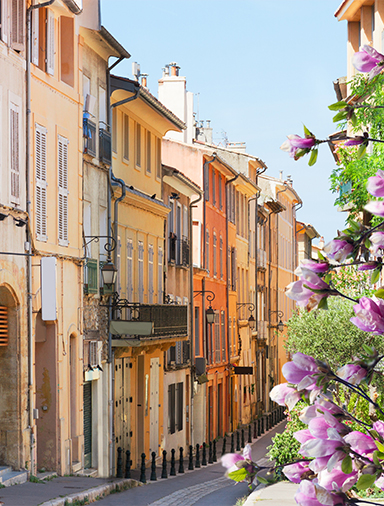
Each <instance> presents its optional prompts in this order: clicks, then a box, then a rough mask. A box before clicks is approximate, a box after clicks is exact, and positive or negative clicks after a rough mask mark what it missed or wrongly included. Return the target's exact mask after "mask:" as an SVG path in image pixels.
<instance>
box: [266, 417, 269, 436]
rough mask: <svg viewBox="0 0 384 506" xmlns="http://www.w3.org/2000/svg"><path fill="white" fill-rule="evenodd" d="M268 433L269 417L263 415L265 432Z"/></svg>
mask: <svg viewBox="0 0 384 506" xmlns="http://www.w3.org/2000/svg"><path fill="white" fill-rule="evenodd" d="M268 431H269V417H268V415H265V432H268Z"/></svg>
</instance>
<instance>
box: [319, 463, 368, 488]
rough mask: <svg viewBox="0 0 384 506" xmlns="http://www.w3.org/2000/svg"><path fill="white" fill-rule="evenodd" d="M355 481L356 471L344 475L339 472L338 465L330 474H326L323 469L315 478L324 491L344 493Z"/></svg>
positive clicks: (356, 477)
mask: <svg viewBox="0 0 384 506" xmlns="http://www.w3.org/2000/svg"><path fill="white" fill-rule="evenodd" d="M357 479H358V472H357V471H352V472H351V473H349V474H345V473H343V471H342V470H341V464H340V463H339V464H338V465H337V466H335V467H334V468H333V469H332V471H330V472H328V471H327V470H326V469H323V470H322V471H320V472H319V474H318V476H317V481H318V483H319V485H320V486H321V487H323V488H325V490H328V491H332V490H333V491H335V492H339V491H340V492H345V491H347V490H349V489H350V488H351V487H352V486H353V485H354V484H355V483H356V482H357Z"/></svg>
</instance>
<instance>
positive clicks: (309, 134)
mask: <svg viewBox="0 0 384 506" xmlns="http://www.w3.org/2000/svg"><path fill="white" fill-rule="evenodd" d="M303 127H304V134H305V136H306V137H307V136H308V137H312V135H313V134H312V133H311V132H310V131H309V130H308V128H307V127H306V126H305V125H303Z"/></svg>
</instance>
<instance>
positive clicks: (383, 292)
mask: <svg viewBox="0 0 384 506" xmlns="http://www.w3.org/2000/svg"><path fill="white" fill-rule="evenodd" d="M373 295H376V297H377V298H378V299H384V288H379V289H378V290H376V292H374V294H373Z"/></svg>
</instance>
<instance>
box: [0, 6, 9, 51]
mask: <svg viewBox="0 0 384 506" xmlns="http://www.w3.org/2000/svg"><path fill="white" fill-rule="evenodd" d="M7 7H8V3H7V2H4V1H3V2H0V38H1V40H2V41H3V42H5V43H7V41H8V31H7V26H6V23H5V21H4V20H6V19H8V13H7Z"/></svg>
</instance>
